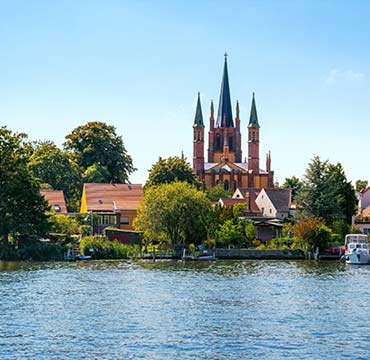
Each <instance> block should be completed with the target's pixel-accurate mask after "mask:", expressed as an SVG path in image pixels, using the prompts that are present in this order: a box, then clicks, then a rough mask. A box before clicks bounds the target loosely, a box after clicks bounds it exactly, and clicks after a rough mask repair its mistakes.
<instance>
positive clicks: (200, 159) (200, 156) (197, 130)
mask: <svg viewBox="0 0 370 360" xmlns="http://www.w3.org/2000/svg"><path fill="white" fill-rule="evenodd" d="M193 169H194V171H195V174H196V175H197V177H198V179H199V180H200V181H202V180H203V173H204V123H203V114H202V106H201V104H200V93H199V92H198V101H197V109H196V111H195V118H194V125H193Z"/></svg>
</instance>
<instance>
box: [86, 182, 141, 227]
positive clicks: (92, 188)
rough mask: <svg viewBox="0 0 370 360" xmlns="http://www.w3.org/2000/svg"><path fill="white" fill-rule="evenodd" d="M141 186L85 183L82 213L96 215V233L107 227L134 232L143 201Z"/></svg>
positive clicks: (94, 218)
mask: <svg viewBox="0 0 370 360" xmlns="http://www.w3.org/2000/svg"><path fill="white" fill-rule="evenodd" d="M143 196H144V191H143V187H142V185H141V184H105V183H85V184H84V185H83V190H82V198H81V209H80V212H81V213H84V214H86V213H94V214H95V215H94V216H93V217H92V222H93V229H94V233H98V234H101V232H102V231H103V229H104V228H106V227H108V226H109V227H115V228H118V229H124V230H133V221H134V219H135V217H136V215H137V210H138V208H139V207H140V203H141V201H142V199H143Z"/></svg>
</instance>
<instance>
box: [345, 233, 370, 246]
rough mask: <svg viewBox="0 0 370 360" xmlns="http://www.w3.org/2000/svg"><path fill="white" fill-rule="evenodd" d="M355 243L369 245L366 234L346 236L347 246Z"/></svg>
mask: <svg viewBox="0 0 370 360" xmlns="http://www.w3.org/2000/svg"><path fill="white" fill-rule="evenodd" d="M349 243H354V244H361V243H367V235H364V234H348V235H346V239H345V244H346V245H347V244H349Z"/></svg>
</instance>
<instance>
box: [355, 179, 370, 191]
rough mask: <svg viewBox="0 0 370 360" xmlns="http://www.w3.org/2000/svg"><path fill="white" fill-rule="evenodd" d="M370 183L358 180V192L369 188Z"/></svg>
mask: <svg viewBox="0 0 370 360" xmlns="http://www.w3.org/2000/svg"><path fill="white" fill-rule="evenodd" d="M368 184H369V182H368V181H367V180H357V181H356V191H361V190H364V189H366V188H367V186H368Z"/></svg>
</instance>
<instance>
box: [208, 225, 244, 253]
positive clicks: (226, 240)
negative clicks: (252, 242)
mask: <svg viewBox="0 0 370 360" xmlns="http://www.w3.org/2000/svg"><path fill="white" fill-rule="evenodd" d="M243 235H244V234H243V226H242V225H241V224H235V223H234V222H233V221H232V220H226V221H225V222H224V223H223V224H221V225H220V226H219V229H218V230H216V232H215V239H216V242H217V243H218V244H221V245H222V246H225V247H227V246H230V245H241V244H243V243H244V242H245V237H244V236H243Z"/></svg>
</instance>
